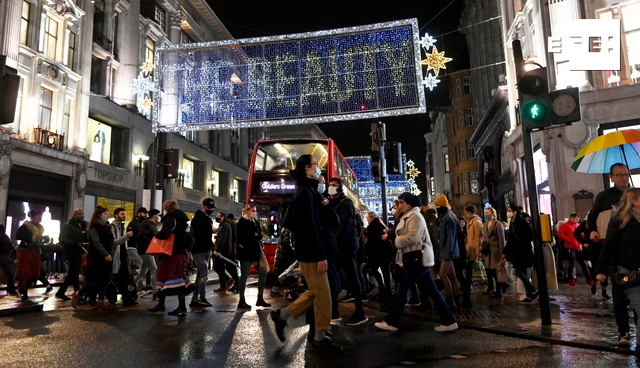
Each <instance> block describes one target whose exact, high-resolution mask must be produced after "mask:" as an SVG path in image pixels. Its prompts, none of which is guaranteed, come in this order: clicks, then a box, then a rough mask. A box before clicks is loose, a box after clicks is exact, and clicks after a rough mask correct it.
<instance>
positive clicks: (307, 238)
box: [0, 155, 640, 353]
mask: <svg viewBox="0 0 640 368" xmlns="http://www.w3.org/2000/svg"><path fill="white" fill-rule="evenodd" d="M291 175H292V176H293V177H294V179H295V180H296V183H297V189H296V193H295V195H294V197H293V200H292V202H291V204H290V205H289V207H288V209H287V211H286V214H285V216H284V219H283V224H282V225H283V227H284V228H283V229H282V230H281V239H280V240H281V241H280V243H281V246H282V245H283V244H285V243H286V245H287V248H288V249H291V252H293V253H294V254H292V255H291V258H293V259H291V258H289V257H288V256H287V257H285V256H283V255H284V254H285V251H286V249H284V248H283V249H281V250H280V251H279V252H278V253H279V255H277V256H276V271H277V272H278V273H280V272H282V271H283V270H284V269H285V268H286V265H288V264H289V263H290V262H293V261H294V259H295V261H297V264H298V267H299V269H300V272H301V274H302V276H303V278H302V279H301V280H302V281H301V285H303V287H304V290H305V291H304V292H300V293H299V295H298V294H296V297H292V298H291V299H294V300H293V301H292V303H291V304H289V306H288V307H287V308H285V309H275V310H272V311H271V312H270V318H271V320H272V321H273V323H274V326H275V332H276V335H277V336H278V338H279V339H280V340H282V341H285V339H286V333H285V330H286V327H287V320H288V319H289V318H298V317H300V316H303V315H304V316H305V317H306V321H307V323H308V324H309V333H308V336H307V337H308V340H309V341H310V343H311V344H312V346H314V347H316V348H318V349H323V350H326V351H329V352H333V353H340V352H342V348H341V347H340V346H337V345H336V344H334V343H333V341H332V340H331V331H330V326H331V322H338V321H341V320H342V317H341V316H340V314H339V310H338V303H339V302H343V303H353V305H354V313H353V314H352V315H351V316H350V317H349V318H347V319H346V320H345V322H344V324H345V325H347V326H358V325H362V324H364V323H366V322H367V321H368V317H367V316H366V313H365V307H366V305H365V303H366V302H367V301H369V300H370V299H376V300H377V301H378V304H377V305H379V306H380V309H381V310H382V311H386V312H387V316H386V317H385V318H384V319H383V320H381V321H376V322H375V324H374V325H375V326H376V327H377V328H379V329H381V330H385V331H397V330H398V329H399V328H400V326H401V316H402V313H403V310H404V309H405V308H406V307H416V306H420V305H423V306H425V307H428V308H431V307H433V308H434V310H435V311H436V312H437V313H438V316H439V318H440V325H439V326H437V327H435V331H438V332H446V331H453V330H456V329H457V328H458V325H457V320H456V317H455V315H454V312H456V311H460V310H461V309H464V308H471V307H472V305H471V298H470V294H471V290H472V289H473V288H474V287H482V286H481V284H478V283H477V282H476V281H477V280H476V277H474V276H475V274H476V272H478V268H477V267H480V266H479V265H481V269H482V270H484V272H486V274H484V273H482V272H481V273H480V277H481V278H484V279H485V280H486V288H485V289H484V290H482V294H484V295H486V297H487V298H505V297H506V295H507V294H506V293H507V290H508V289H509V287H510V286H512V285H513V284H514V283H515V282H516V281H519V282H520V287H518V288H517V289H518V290H519V291H520V293H521V296H520V297H519V298H518V300H517V301H518V302H520V303H533V302H534V301H536V300H537V299H538V297H539V292H538V289H537V287H536V286H535V285H534V283H533V282H532V280H531V271H532V270H533V269H535V264H536V262H535V257H534V248H533V246H532V244H533V243H532V242H533V234H534V231H535V230H534V229H532V227H531V224H530V222H529V221H528V219H530V216H529V215H527V214H525V213H523V211H522V207H520V206H518V205H516V204H514V203H511V204H509V206H508V207H507V209H506V220H507V221H506V222H501V221H500V219H499V218H498V213H497V211H496V210H495V209H494V208H493V207H490V206H486V207H485V208H484V209H483V211H482V212H480V214H478V209H477V208H476V207H475V206H473V205H469V206H466V207H465V208H464V212H463V213H462V214H460V215H459V216H457V215H456V214H455V213H453V212H452V211H451V208H450V206H449V202H448V199H447V198H446V197H445V196H440V197H438V198H436V200H435V201H434V203H433V206H430V205H428V204H425V203H422V201H421V199H420V198H419V197H417V196H415V195H413V194H411V193H408V192H405V193H402V194H401V195H399V196H398V198H397V199H396V200H395V201H394V205H393V208H392V213H393V222H392V223H391V224H390V226H389V227H387V226H386V225H385V224H384V223H383V222H382V221H381V219H380V218H379V217H378V216H377V214H376V213H375V212H369V213H367V214H366V215H365V216H364V218H365V220H366V223H367V226H366V227H365V226H364V224H363V222H362V217H361V216H360V215H359V213H358V212H357V210H356V206H355V205H354V203H353V201H352V199H350V198H349V196H348V195H347V191H346V190H345V187H344V185H343V182H342V180H341V179H339V178H329V179H328V181H327V183H328V185H326V184H325V178H324V177H323V176H322V174H321V171H320V169H319V168H318V163H317V161H316V159H315V158H314V157H313V156H311V155H302V156H301V157H299V158H298V160H297V162H296V168H295V170H292V171H291ZM609 176H610V178H611V180H612V181H613V183H614V186H613V187H612V188H610V189H607V190H605V191H603V192H602V193H600V194H598V196H597V197H596V199H595V201H594V205H593V208H592V209H591V211H590V213H589V215H588V217H587V218H586V219H585V220H583V221H581V218H580V215H579V214H577V213H571V214H570V215H569V218H568V219H566V221H564V222H562V223H560V224H559V225H558V226H557V228H556V235H557V239H556V240H557V241H556V242H555V244H554V249H555V250H556V252H555V259H557V260H558V261H557V267H556V270H554V271H557V272H558V274H559V277H558V278H559V279H560V280H564V281H566V282H567V286H568V287H572V288H577V287H578V281H577V278H576V272H575V263H576V261H577V262H578V264H579V265H580V267H581V269H582V274H583V276H584V278H585V283H586V285H587V286H588V287H589V289H590V291H591V293H592V294H594V295H596V294H597V288H598V285H600V288H601V295H602V298H604V299H607V300H608V299H610V298H612V299H613V306H614V314H615V318H616V322H617V325H618V332H619V337H618V342H619V344H620V345H628V344H629V343H630V342H629V341H630V338H629V330H630V328H629V314H628V310H627V306H628V305H629V301H631V303H632V305H633V306H634V308H635V306H637V305H640V278H638V276H637V275H635V274H634V272H637V270H638V269H640V248H639V247H638V245H636V243H637V242H634V240H635V239H637V234H638V233H639V232H640V230H638V229H640V189H629V172H628V169H627V167H626V166H625V165H622V164H616V165H613V166H612V168H611V171H610V175H609ZM214 211H215V203H214V201H213V199H211V198H207V199H205V200H204V201H203V203H202V207H201V209H199V210H197V211H196V213H195V214H194V216H193V219H191V220H190V219H189V218H188V216H187V215H186V214H185V213H184V212H183V211H182V210H181V209H180V208H179V206H178V203H177V201H175V200H170V201H167V202H165V203H164V205H163V212H164V215H162V214H161V211H159V210H157V209H152V210H150V211H147V209H146V208H144V207H142V208H140V209H138V211H137V212H136V216H135V217H134V218H133V219H132V220H131V221H130V222H129V224H128V225H127V226H126V227H125V225H124V223H125V220H126V212H125V210H124V209H123V208H118V209H116V210H115V211H114V212H113V217H114V221H112V222H111V223H109V222H108V218H109V217H110V215H111V214H110V213H109V212H108V210H107V209H106V208H104V207H98V208H97V209H96V210H95V211H94V212H93V214H92V215H91V218H90V220H89V221H88V222H85V221H84V213H83V211H82V210H76V211H74V213H73V217H72V218H71V219H70V220H69V221H68V222H67V223H65V224H64V225H63V226H62V229H61V233H60V245H61V246H62V248H63V249H64V256H65V260H66V263H67V265H68V272H67V275H66V278H65V280H64V282H63V283H62V285H61V286H60V288H59V289H58V291H57V293H56V294H55V296H56V298H58V299H60V300H63V301H67V300H71V304H72V306H73V307H74V308H75V307H77V306H78V305H80V304H83V303H86V304H91V305H94V306H95V307H96V308H97V309H101V310H112V309H114V304H115V301H116V300H117V298H116V297H113V295H115V296H117V294H121V295H122V299H121V300H122V304H123V305H124V306H129V305H134V304H137V301H136V299H137V298H138V297H140V296H144V295H145V294H146V293H147V292H150V293H153V300H156V301H157V304H156V305H155V306H153V307H152V308H149V311H151V312H153V313H158V312H164V311H165V300H166V298H167V297H168V296H176V297H177V299H178V307H177V308H176V309H175V310H173V311H171V312H169V315H174V316H185V315H186V314H187V304H186V300H185V299H186V296H187V295H189V294H191V293H193V295H192V296H191V301H190V303H189V304H188V306H189V307H190V308H191V309H192V310H198V309H203V308H208V307H211V306H212V304H211V303H210V302H209V301H208V300H207V299H206V289H205V286H206V284H207V281H208V272H209V269H210V262H213V267H212V268H213V270H214V271H215V272H216V273H217V274H218V277H219V281H220V284H219V287H218V288H216V289H215V290H214V291H215V292H216V293H225V292H227V291H229V292H237V293H238V305H237V307H238V309H245V310H247V309H251V308H252V306H251V305H250V304H249V303H247V299H246V298H245V291H246V287H247V280H248V277H249V274H250V272H251V269H252V268H255V269H256V271H257V274H258V280H257V281H258V282H257V287H258V296H257V300H256V301H255V306H257V307H262V308H269V307H271V304H270V303H269V302H267V301H266V300H265V297H264V293H265V291H264V289H265V286H266V280H267V274H268V272H269V271H270V269H269V264H268V262H267V258H266V255H265V251H264V245H263V243H262V240H263V224H261V223H260V221H259V219H258V217H257V214H258V211H257V208H256V206H255V205H254V204H247V205H245V206H244V208H243V209H242V216H241V217H240V219H239V220H238V221H236V220H235V219H234V218H233V215H231V214H225V213H223V212H218V213H217V214H216V215H215V218H214V219H215V221H216V222H217V226H214V223H213V221H214V220H213V219H212V217H213V215H214ZM480 215H482V216H480ZM602 216H606V219H605V220H602V218H601V217H602ZM29 217H30V218H29V220H27V221H24V223H23V224H22V226H20V228H19V229H18V231H17V233H16V239H17V240H18V241H19V244H18V246H17V247H15V248H14V246H13V244H12V242H11V239H9V238H8V236H7V235H5V234H4V231H0V234H2V237H1V238H0V266H2V267H3V269H4V271H5V274H6V275H7V277H8V279H9V280H10V282H9V283H8V285H7V292H8V293H9V294H12V295H18V296H19V297H20V298H21V300H22V301H23V302H29V297H28V290H29V286H30V285H32V284H33V283H34V282H35V281H36V280H38V279H43V278H44V277H43V270H42V267H41V265H42V257H41V249H42V244H43V243H44V242H46V241H47V240H46V239H45V237H44V236H43V228H42V225H41V224H40V221H41V218H42V213H41V212H39V211H37V210H32V211H31V212H30V213H29ZM609 219H610V220H609ZM160 220H162V221H160ZM189 221H190V224H189ZM602 223H604V224H605V225H606V224H608V227H607V226H605V227H604V228H602ZM598 226H600V228H599V227H598ZM0 230H4V229H0ZM214 237H215V242H214V240H213V239H214ZM161 241H165V242H167V241H169V242H171V243H172V248H171V249H170V251H169V252H168V253H158V252H157V251H155V250H154V251H150V246H152V245H155V244H154V242H161ZM13 258H15V259H16V262H15V263H17V265H18V267H17V272H16V274H15V278H16V280H17V283H18V288H17V289H16V287H15V284H14V282H13V273H12V272H13V263H14V259H13ZM189 259H192V260H191V261H189ZM283 262H285V266H284V267H283ZM187 264H191V265H192V267H193V268H195V273H196V275H195V281H194V282H193V283H192V282H191V281H190V279H189V277H188V270H187ZM82 269H84V277H83V282H81V281H80V279H81V278H80V274H81V270H82ZM623 277H626V279H629V278H631V279H632V280H634V281H635V280H637V284H634V283H628V282H627V281H624V282H627V283H626V284H624V282H622V281H619V282H617V281H618V280H620V279H621V278H623ZM147 280H148V281H149V284H150V290H149V291H146V290H145V288H146V281H147ZM608 280H612V281H613V282H611V283H610V284H611V285H612V295H611V297H610V296H609V294H608V293H607V286H608V282H607V281H608ZM44 281H45V282H46V283H44V282H43V284H44V286H45V287H46V288H47V289H46V293H49V292H51V291H52V289H53V288H52V286H51V285H50V284H48V282H47V281H46V278H44ZM554 281H555V280H554ZM622 284H624V285H622ZM69 288H73V294H72V295H71V297H69V296H67V290H68V289H69ZM131 289H133V290H135V291H136V292H135V295H133V296H132V295H129V294H127V290H128V291H130V290H131ZM343 290H346V295H345V296H344V297H343V298H342V299H340V300H339V299H338V298H339V295H340V294H341V292H342V291H343ZM374 290H377V293H375V294H374V293H373V291H374ZM512 295H513V293H512ZM270 296H271V297H280V296H282V294H281V293H280V292H279V289H278V288H277V286H274V289H273V290H272V291H271V293H270ZM288 296H289V294H288ZM507 302H508V300H507Z"/></svg>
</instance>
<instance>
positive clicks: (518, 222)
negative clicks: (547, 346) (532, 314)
mask: <svg viewBox="0 0 640 368" xmlns="http://www.w3.org/2000/svg"><path fill="white" fill-rule="evenodd" d="M521 213H522V207H520V206H518V205H516V204H515V203H511V204H510V205H509V208H507V217H508V218H510V219H511V222H510V223H509V234H508V235H507V243H506V244H505V246H504V250H503V256H502V257H501V260H500V263H501V264H503V265H504V264H505V263H506V261H509V262H512V263H513V271H514V273H515V275H516V277H517V278H519V279H520V281H522V283H523V284H524V289H525V292H526V297H525V298H524V299H522V300H520V302H521V303H532V302H534V301H535V300H536V299H538V289H536V287H535V286H533V284H532V283H531V279H529V275H528V273H527V269H528V268H530V267H532V266H533V245H532V242H533V231H532V230H531V226H529V223H528V222H527V221H526V220H525V219H523V218H522V216H520V214H521Z"/></svg>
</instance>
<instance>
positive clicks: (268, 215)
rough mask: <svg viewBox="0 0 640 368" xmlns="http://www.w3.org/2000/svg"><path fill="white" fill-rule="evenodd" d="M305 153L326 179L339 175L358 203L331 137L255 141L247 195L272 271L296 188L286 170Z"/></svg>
mask: <svg viewBox="0 0 640 368" xmlns="http://www.w3.org/2000/svg"><path fill="white" fill-rule="evenodd" d="M304 154H310V155H313V157H314V158H315V159H316V160H317V161H318V167H319V168H320V169H321V170H322V175H324V177H325V179H326V180H327V183H328V181H329V179H331V178H340V179H341V180H342V182H343V183H344V193H345V194H346V195H347V196H349V198H351V199H352V200H353V203H354V204H355V205H356V206H357V205H358V204H359V200H358V183H357V179H356V175H355V174H354V172H353V171H352V170H351V167H349V164H348V163H347V161H346V160H345V158H344V156H343V155H342V153H340V150H339V149H338V147H337V146H336V144H335V142H334V141H333V140H331V139H311V138H309V139H293V138H292V139H275V140H260V141H258V143H256V146H255V148H254V150H253V155H252V157H251V166H250V168H249V180H248V182H247V196H246V198H247V202H249V203H253V204H255V205H256V207H257V209H258V220H259V221H260V224H261V225H262V234H263V241H264V248H265V254H266V256H267V261H268V262H269V267H270V269H271V271H270V272H271V273H273V268H274V267H273V265H274V257H275V254H276V249H277V247H278V243H279V241H280V232H281V230H282V226H281V225H282V219H283V217H284V214H285V212H286V210H287V208H288V206H289V203H291V200H292V198H293V195H294V193H295V192H296V182H295V180H294V179H293V178H292V177H291V175H290V174H289V170H292V169H294V168H295V163H296V160H297V159H298V157H300V156H301V155H304Z"/></svg>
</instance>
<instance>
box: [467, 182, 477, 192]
mask: <svg viewBox="0 0 640 368" xmlns="http://www.w3.org/2000/svg"><path fill="white" fill-rule="evenodd" d="M469 182H470V184H471V193H473V194H478V181H477V180H469Z"/></svg>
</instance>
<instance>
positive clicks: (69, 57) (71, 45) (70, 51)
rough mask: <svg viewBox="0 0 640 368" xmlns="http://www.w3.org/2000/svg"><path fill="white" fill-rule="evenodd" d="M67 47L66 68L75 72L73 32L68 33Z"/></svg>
mask: <svg viewBox="0 0 640 368" xmlns="http://www.w3.org/2000/svg"><path fill="white" fill-rule="evenodd" d="M68 42H69V47H68V52H67V66H68V67H69V68H70V69H71V70H75V69H76V63H75V60H76V47H77V46H76V34H75V33H73V32H69V39H68Z"/></svg>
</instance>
